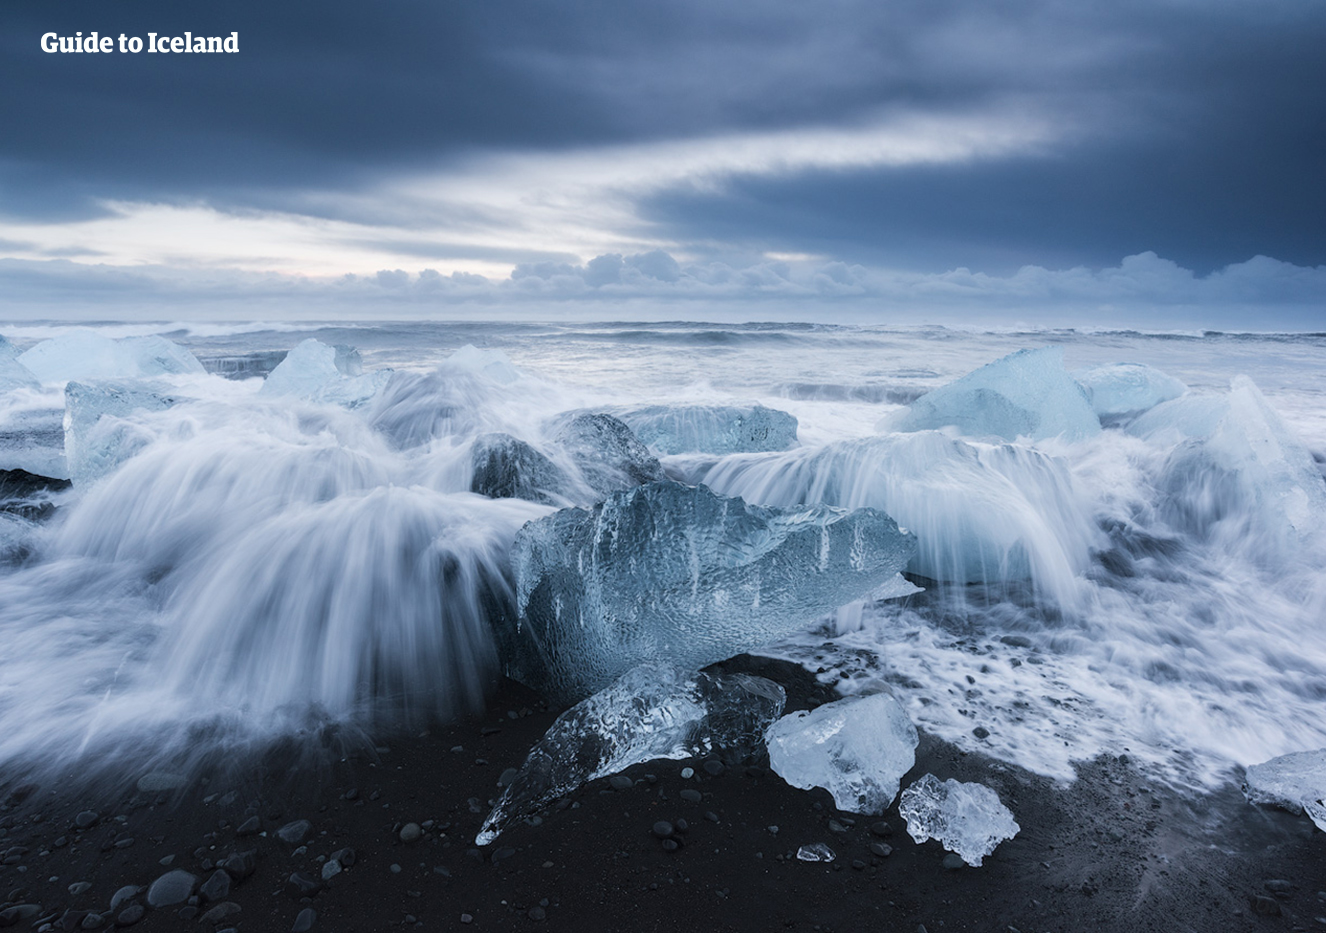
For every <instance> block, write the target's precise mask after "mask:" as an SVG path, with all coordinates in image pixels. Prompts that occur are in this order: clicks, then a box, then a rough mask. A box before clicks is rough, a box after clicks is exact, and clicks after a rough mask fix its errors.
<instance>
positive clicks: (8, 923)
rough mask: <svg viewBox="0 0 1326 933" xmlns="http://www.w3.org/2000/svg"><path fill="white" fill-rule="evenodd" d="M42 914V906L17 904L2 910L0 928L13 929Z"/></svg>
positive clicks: (0, 912) (0, 911)
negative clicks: (16, 925)
mask: <svg viewBox="0 0 1326 933" xmlns="http://www.w3.org/2000/svg"><path fill="white" fill-rule="evenodd" d="M40 913H41V905H40V904H16V905H15V906H13V907H7V908H5V909H4V910H0V927H12V926H14V925H15V924H19V923H22V922H23V921H24V920H31V919H32V918H33V917H35V916H37V915H38V914H40Z"/></svg>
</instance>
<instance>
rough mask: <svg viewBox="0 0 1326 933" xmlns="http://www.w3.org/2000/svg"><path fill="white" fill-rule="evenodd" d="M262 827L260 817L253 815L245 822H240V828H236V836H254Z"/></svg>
mask: <svg viewBox="0 0 1326 933" xmlns="http://www.w3.org/2000/svg"><path fill="white" fill-rule="evenodd" d="M261 827H262V823H261V822H260V821H259V820H258V818H257V817H256V816H251V817H249V818H248V819H247V820H245V821H244V822H243V823H240V824H239V828H238V829H236V830H235V835H236V836H252V835H253V834H254V833H256V832H257V831H258V830H259V829H260V828H261Z"/></svg>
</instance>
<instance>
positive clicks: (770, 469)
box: [686, 431, 1098, 601]
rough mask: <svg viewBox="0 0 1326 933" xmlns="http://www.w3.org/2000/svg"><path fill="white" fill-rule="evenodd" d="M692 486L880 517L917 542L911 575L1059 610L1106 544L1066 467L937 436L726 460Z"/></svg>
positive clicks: (693, 474)
mask: <svg viewBox="0 0 1326 933" xmlns="http://www.w3.org/2000/svg"><path fill="white" fill-rule="evenodd" d="M686 478H687V479H688V480H689V481H692V482H703V483H705V484H706V485H708V486H710V487H711V488H712V489H714V490H715V491H716V492H719V493H722V494H723V495H728V496H741V497H742V498H744V499H745V500H746V501H747V502H758V503H761V504H763V505H774V506H783V507H788V506H793V505H798V504H800V503H804V502H822V503H826V504H828V505H835V506H840V507H843V508H861V507H865V506H868V507H871V508H877V509H882V510H884V511H886V512H888V514H889V515H891V516H893V517H894V518H895V519H897V520H898V522H899V523H900V524H901V525H902V526H903V527H905V528H907V529H908V530H909V531H911V532H913V533H914V534H915V535H916V537H917V550H916V554H915V555H914V556H913V558H912V560H911V562H910V564H909V565H908V567H909V569H910V570H912V571H913V572H915V573H918V574H921V575H922V576H925V577H929V578H931V579H933V580H941V581H946V582H956V583H975V582H986V581H996V580H1010V579H1026V578H1028V577H1029V578H1030V579H1031V580H1032V581H1033V582H1034V583H1035V584H1036V585H1037V586H1038V587H1039V588H1041V589H1042V590H1043V591H1045V592H1047V593H1049V594H1052V595H1054V596H1055V597H1056V598H1058V599H1060V600H1063V601H1070V600H1072V599H1073V598H1074V594H1075V593H1076V590H1077V586H1078V583H1077V575H1078V574H1079V573H1080V572H1081V571H1082V570H1083V569H1085V568H1086V566H1087V565H1088V562H1089V560H1090V549H1091V546H1092V544H1093V542H1094V541H1095V537H1096V535H1097V534H1098V532H1097V529H1096V525H1095V522H1094V521H1093V519H1092V516H1091V512H1090V509H1089V508H1088V507H1087V504H1086V502H1085V501H1084V500H1083V499H1082V498H1081V497H1080V496H1079V495H1078V494H1077V493H1076V491H1075V490H1074V488H1073V482H1072V478H1071V476H1070V474H1069V472H1068V470H1067V469H1066V467H1065V466H1064V464H1063V462H1062V461H1060V460H1058V459H1057V458H1054V457H1051V456H1049V455H1047V454H1044V453H1042V452H1040V451H1037V450H1033V449H1030V448H1027V447H1017V446H1012V445H1006V444H1001V445H989V444H983V443H974V442H968V441H963V440H958V439H956V438H950V437H946V436H945V435H943V434H941V433H939V432H936V431H924V432H919V433H916V434H894V435H888V436H885V437H874V438H864V439H862V440H857V441H844V442H840V443H836V444H830V445H827V446H825V447H821V448H801V449H798V450H790V451H787V452H786V453H780V454H765V455H759V456H755V455H752V456H747V457H728V458H725V459H723V460H721V461H716V462H711V463H709V464H698V465H696V466H695V467H694V468H693V469H692V470H690V471H689V472H688V474H687V476H686Z"/></svg>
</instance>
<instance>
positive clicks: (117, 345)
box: [18, 330, 204, 382]
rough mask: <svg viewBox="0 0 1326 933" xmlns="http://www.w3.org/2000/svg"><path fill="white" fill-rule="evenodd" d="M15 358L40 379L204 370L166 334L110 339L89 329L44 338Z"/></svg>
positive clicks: (149, 375) (93, 378) (130, 376)
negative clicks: (162, 335) (165, 335)
mask: <svg viewBox="0 0 1326 933" xmlns="http://www.w3.org/2000/svg"><path fill="white" fill-rule="evenodd" d="M18 361H19V362H20V363H22V364H23V365H24V366H26V367H27V368H28V369H29V370H31V371H32V372H33V374H34V375H36V377H37V378H38V379H40V380H41V381H42V382H68V381H69V380H71V379H78V380H83V381H96V380H106V379H110V380H115V379H149V378H152V377H155V376H166V375H178V374H187V373H202V372H204V369H203V364H202V363H199V362H198V359H197V357H195V356H194V355H193V354H192V353H190V352H189V351H188V350H186V349H184V348H183V347H181V346H179V345H178V344H175V343H172V342H171V341H169V340H167V339H166V338H165V337H160V336H155V335H153V336H150V337H123V338H121V339H119V340H112V339H111V338H109V337H103V336H102V335H101V334H98V333H96V332H95V331H90V330H77V331H72V332H70V333H67V334H61V335H60V336H59V337H52V338H51V339H50V340H43V341H42V342H41V343H39V344H37V345H36V346H34V347H32V349H30V350H28V351H27V352H26V353H24V354H23V355H22V356H20V357H19V358H18Z"/></svg>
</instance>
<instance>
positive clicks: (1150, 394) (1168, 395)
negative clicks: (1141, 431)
mask: <svg viewBox="0 0 1326 933" xmlns="http://www.w3.org/2000/svg"><path fill="white" fill-rule="evenodd" d="M1073 378H1074V379H1076V380H1077V382H1078V385H1080V386H1082V388H1083V389H1084V390H1086V393H1087V399H1088V400H1090V402H1091V408H1092V410H1093V411H1095V413H1096V414H1097V415H1099V416H1100V418H1101V419H1102V420H1106V419H1108V420H1118V419H1122V418H1131V417H1133V416H1135V415H1140V414H1141V413H1142V412H1144V411H1148V410H1150V409H1152V408H1155V407H1156V406H1157V405H1159V404H1160V403H1161V402H1168V401H1169V400H1171V399H1176V398H1178V397H1179V396H1180V395H1182V394H1183V393H1185V392H1187V391H1188V387H1187V386H1186V385H1184V384H1183V383H1182V382H1180V381H1179V380H1177V379H1175V378H1174V377H1173V376H1171V375H1169V374H1168V373H1163V372H1161V371H1160V370H1158V369H1155V368H1154V367H1151V366H1147V365H1146V364H1145V363H1115V364H1113V365H1110V366H1097V367H1096V368H1095V369H1082V370H1078V371H1077V372H1075V373H1073Z"/></svg>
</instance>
